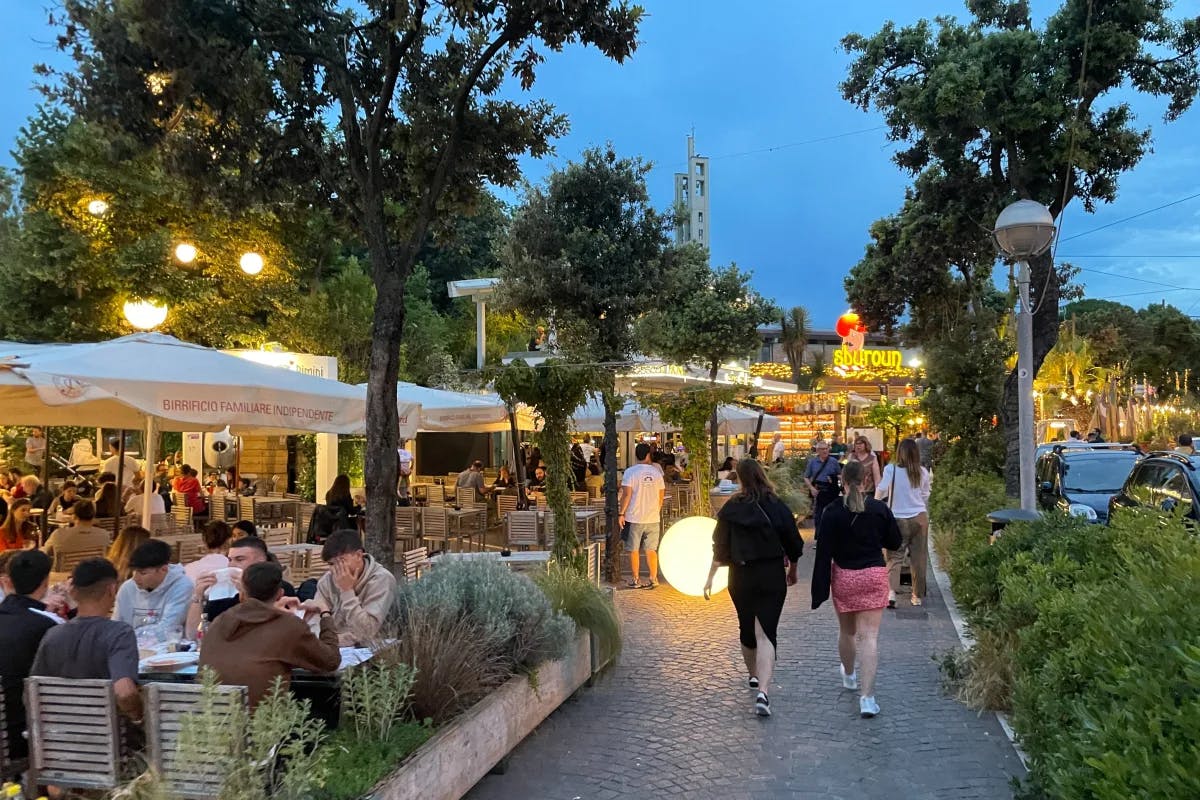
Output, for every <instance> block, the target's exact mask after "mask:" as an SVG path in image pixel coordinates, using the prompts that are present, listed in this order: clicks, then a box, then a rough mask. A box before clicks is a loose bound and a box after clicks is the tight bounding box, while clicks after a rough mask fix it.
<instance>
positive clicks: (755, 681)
mask: <svg viewBox="0 0 1200 800" xmlns="http://www.w3.org/2000/svg"><path fill="white" fill-rule="evenodd" d="M750 688H751V689H757V688H758V678H756V677H754V676H753V675H751V676H750Z"/></svg>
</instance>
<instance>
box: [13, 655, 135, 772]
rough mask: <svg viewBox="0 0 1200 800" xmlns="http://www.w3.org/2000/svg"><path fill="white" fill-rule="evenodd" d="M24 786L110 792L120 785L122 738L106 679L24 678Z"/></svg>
mask: <svg viewBox="0 0 1200 800" xmlns="http://www.w3.org/2000/svg"><path fill="white" fill-rule="evenodd" d="M25 717H26V723H27V724H28V726H29V774H28V777H27V782H28V783H29V784H30V785H38V784H43V785H44V784H53V785H55V786H58V787H61V788H70V789H112V788H114V787H116V786H117V785H119V784H120V782H121V759H122V757H123V756H124V746H123V744H124V737H123V735H122V730H121V727H122V726H121V720H120V715H119V714H118V712H117V699H116V696H115V695H114V694H113V690H112V681H108V680H77V679H65V678H42V677H38V678H27V679H26V680H25Z"/></svg>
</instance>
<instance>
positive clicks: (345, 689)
mask: <svg viewBox="0 0 1200 800" xmlns="http://www.w3.org/2000/svg"><path fill="white" fill-rule="evenodd" d="M414 673H415V670H414V669H413V667H412V665H410V664H404V663H386V662H383V661H375V660H374V659H372V660H371V661H368V662H367V663H365V664H360V665H359V666H357V667H354V668H352V669H350V670H348V671H347V672H346V673H345V674H344V675H343V676H342V726H343V727H349V728H350V729H351V730H353V732H354V735H355V736H356V737H357V738H358V739H360V740H367V739H374V740H377V741H387V740H388V739H389V738H390V737H391V735H392V731H393V730H394V729H395V727H396V725H397V724H399V723H400V721H401V720H402V719H403V718H404V716H405V714H406V713H407V711H408V696H409V694H410V693H411V692H412V686H413V682H414V679H415V677H416V676H415V674H414Z"/></svg>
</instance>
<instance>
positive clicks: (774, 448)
mask: <svg viewBox="0 0 1200 800" xmlns="http://www.w3.org/2000/svg"><path fill="white" fill-rule="evenodd" d="M786 449H787V446H786V445H785V444H784V443H783V439H780V440H779V441H777V442H775V444H773V445H771V460H772V461H782V460H783V454H784V452H785V450H786Z"/></svg>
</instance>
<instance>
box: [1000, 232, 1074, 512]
mask: <svg viewBox="0 0 1200 800" xmlns="http://www.w3.org/2000/svg"><path fill="white" fill-rule="evenodd" d="M1029 272H1030V275H1029V298H1030V302H1031V303H1032V304H1033V309H1034V310H1033V376H1034V377H1035V378H1036V377H1037V374H1038V370H1040V369H1041V367H1042V362H1043V361H1045V360H1046V355H1047V354H1048V353H1049V352H1050V351H1051V350H1052V349H1054V343H1055V342H1057V341H1058V298H1059V289H1060V287H1059V285H1058V275H1057V274H1056V272H1055V269H1054V257H1053V256H1052V255H1051V254H1050V253H1049V252H1047V253H1044V254H1042V255H1040V256H1037V257H1036V258H1031V259H1030V260H1029ZM1019 403H1020V397H1019V396H1018V393H1017V371H1016V370H1015V369H1014V370H1012V371H1011V372H1009V373H1008V376H1007V377H1006V378H1005V379H1004V394H1003V395H1002V397H1001V401H1000V414H1001V418H1000V422H1001V424H1002V425H1003V426H1004V488H1005V491H1006V492H1007V493H1008V495H1009V496H1010V497H1017V496H1018V495H1020V493H1021V435H1020V426H1019V421H1020V413H1019V410H1018V406H1019Z"/></svg>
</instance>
